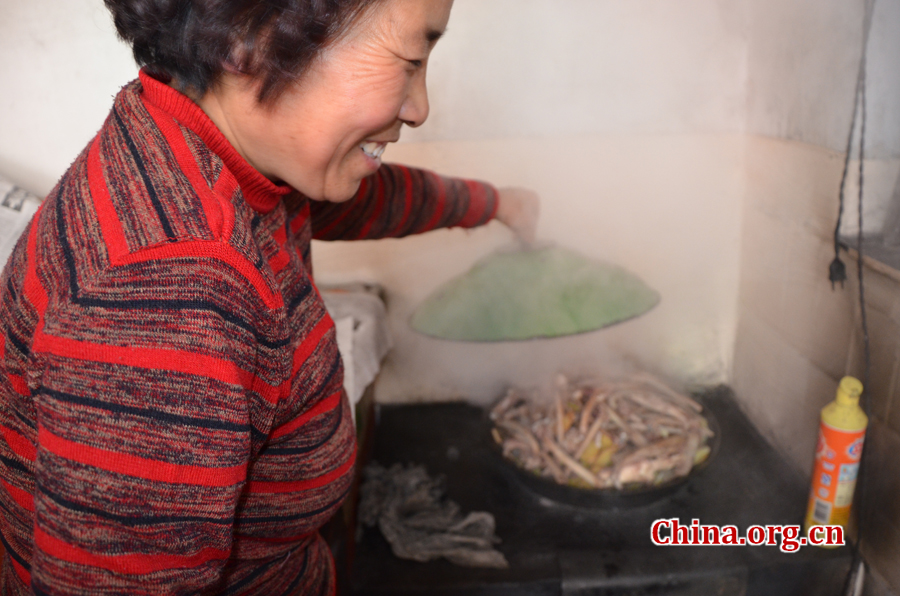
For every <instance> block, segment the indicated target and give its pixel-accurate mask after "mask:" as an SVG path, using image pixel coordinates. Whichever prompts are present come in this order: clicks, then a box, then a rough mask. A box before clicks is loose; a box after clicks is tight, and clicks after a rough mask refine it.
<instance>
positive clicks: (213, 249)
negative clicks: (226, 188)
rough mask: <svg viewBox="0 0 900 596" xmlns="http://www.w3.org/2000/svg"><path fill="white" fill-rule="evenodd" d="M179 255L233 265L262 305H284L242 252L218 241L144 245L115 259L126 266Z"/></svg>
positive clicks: (276, 306) (278, 295) (272, 306)
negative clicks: (137, 250)
mask: <svg viewBox="0 0 900 596" xmlns="http://www.w3.org/2000/svg"><path fill="white" fill-rule="evenodd" d="M179 257H189V258H197V257H201V258H202V257H206V258H210V259H217V260H219V261H222V262H223V263H225V264H227V265H229V266H230V267H232V268H234V269H235V270H236V271H237V272H238V273H240V274H241V275H242V276H243V277H244V279H246V280H247V281H248V282H250V284H251V285H252V286H253V289H255V290H256V291H257V293H258V294H259V295H260V297H261V298H262V299H263V301H264V302H265V303H266V306H267V307H269V308H280V307H281V306H283V305H284V302H283V301H282V299H281V295H280V294H276V293H274V292H273V291H272V290H271V288H269V284H267V283H266V280H265V278H264V277H263V276H262V274H261V273H260V272H259V270H258V269H257V268H256V267H254V266H253V264H252V263H250V261H248V260H247V259H246V258H245V257H244V256H243V255H241V254H240V253H239V252H238V251H236V250H235V249H234V248H233V247H232V246H231V245H229V244H225V243H223V242H220V241H218V240H193V241H189V242H174V243H171V244H160V245H156V246H153V247H150V248H145V249H142V250H140V251H139V252H136V253H133V254H130V255H127V256H125V257H123V258H122V259H120V260H119V262H118V263H117V264H119V265H130V264H133V263H146V262H147V261H155V260H159V259H175V258H179Z"/></svg>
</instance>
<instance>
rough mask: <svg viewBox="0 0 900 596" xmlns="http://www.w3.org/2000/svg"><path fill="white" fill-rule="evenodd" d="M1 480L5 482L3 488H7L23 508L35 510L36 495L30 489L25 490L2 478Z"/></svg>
mask: <svg viewBox="0 0 900 596" xmlns="http://www.w3.org/2000/svg"><path fill="white" fill-rule="evenodd" d="M0 482H2V483H3V488H5V489H6V492H8V493H9V496H11V497H12V499H13V501H15V502H16V504H18V505H19V507H21V508H22V509H25V510H27V511H32V512H33V511H34V495H32V494H31V493H30V492H28V491H24V490H22V489H21V488H17V487H15V486H13V485H12V484H10V483H9V482H7V481H6V480H3V479H2V478H0Z"/></svg>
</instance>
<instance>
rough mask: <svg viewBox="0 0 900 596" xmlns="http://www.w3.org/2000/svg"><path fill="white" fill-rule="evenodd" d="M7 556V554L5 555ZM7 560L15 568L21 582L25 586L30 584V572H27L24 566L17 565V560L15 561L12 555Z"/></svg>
mask: <svg viewBox="0 0 900 596" xmlns="http://www.w3.org/2000/svg"><path fill="white" fill-rule="evenodd" d="M7 556H9V555H7ZM9 560H10V562H11V563H12V566H13V569H15V570H16V575H18V576H19V579H20V580H22V582H23V583H24V584H25V585H26V586H30V585H31V573H29V572H28V570H27V569H25V568H24V567H22V566H21V565H19V562H18V561H16V560H15V559H13V558H12V557H9Z"/></svg>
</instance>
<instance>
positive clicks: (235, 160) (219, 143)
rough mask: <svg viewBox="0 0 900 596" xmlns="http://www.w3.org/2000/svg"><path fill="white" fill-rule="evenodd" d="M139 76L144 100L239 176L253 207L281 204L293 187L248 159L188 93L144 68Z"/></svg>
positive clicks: (268, 208) (262, 210) (266, 208)
mask: <svg viewBox="0 0 900 596" xmlns="http://www.w3.org/2000/svg"><path fill="white" fill-rule="evenodd" d="M138 77H139V78H140V81H141V86H142V87H143V90H142V92H141V97H142V98H143V100H144V101H147V102H149V103H151V104H153V105H154V106H156V107H158V108H159V109H161V110H163V111H164V112H166V113H167V114H169V115H170V116H172V117H173V118H175V119H176V120H178V121H179V122H180V123H181V124H183V125H184V126H186V127H187V128H189V129H190V130H192V131H193V132H194V133H196V134H197V136H199V137H200V138H201V139H202V140H203V142H204V143H206V146H207V147H209V148H210V150H212V151H213V153H215V154H216V155H218V156H219V157H220V158H221V159H222V161H223V162H224V163H225V167H226V168H228V170H229V171H231V173H232V174H234V177H235V178H237V181H238V184H240V186H241V191H242V192H243V194H244V200H246V201H247V204H248V205H250V206H251V207H253V209H255V210H256V211H259V212H260V213H268V212H270V211H272V209H274V208H275V207H276V206H277V205H278V202H279V201H280V200H281V199H282V197H284V195H286V194H288V193H290V192H292V191H293V189H292V188H291V187H290V186H287V185H286V184H275V183H274V182H272V181H271V180H269V179H268V178H266V177H265V176H263V175H262V174H260V173H259V172H258V171H257V170H256V169H255V168H254V167H253V166H251V165H250V164H249V163H247V160H245V159H244V158H243V157H241V155H240V153H238V152H237V150H236V149H235V148H234V147H233V146H232V145H231V143H229V142H228V139H226V138H225V135H223V134H222V132H221V131H220V130H219V129H218V127H217V126H216V125H215V124H214V123H213V121H212V120H210V119H209V116H207V115H206V113H205V112H204V111H203V110H202V109H200V106H198V105H197V104H195V103H194V102H193V101H191V99H190V98H189V97H187V96H186V95H183V94H181V93H179V92H178V91H176V90H175V89H173V88H172V87H169V86H168V85H166V84H165V83H163V82H162V81H159V80H158V79H155V78H153V77H152V76H150V74H149V73H148V72H147V71H146V69H144V68H142V69H141V71H140V73H139V74H138Z"/></svg>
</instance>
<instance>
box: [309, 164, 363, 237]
mask: <svg viewBox="0 0 900 596" xmlns="http://www.w3.org/2000/svg"><path fill="white" fill-rule="evenodd" d="M368 192H369V178H363V179H362V181H361V182H360V183H359V190H357V191H356V196H355V197H353V200H351V201H350V205H349V207H350V208H348V209H344V210H343V212H342V213H341V214H340V215H339V216H338V217H336V218H335V219H334V220H333V221H332V222H331V223H330V224H328V225H326V226H325V227H323V228H321V229H319V230H317V231H316V234H315V235H316V237H317V238H326V237H327V236H328V234H330V233H331V231H332V230H333V229H334V228H336V227H337V226H338V224H340V223H341V222H342V221H344V218H346V217H347V216H348V215H350V214H351V213H355V212H356V209H353V207H354V206H355V205H354V204H355V203H356V202H358V201H360V200H361V199H363V198H365V196H366V194H367V193H368ZM342 240H349V238H342Z"/></svg>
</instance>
